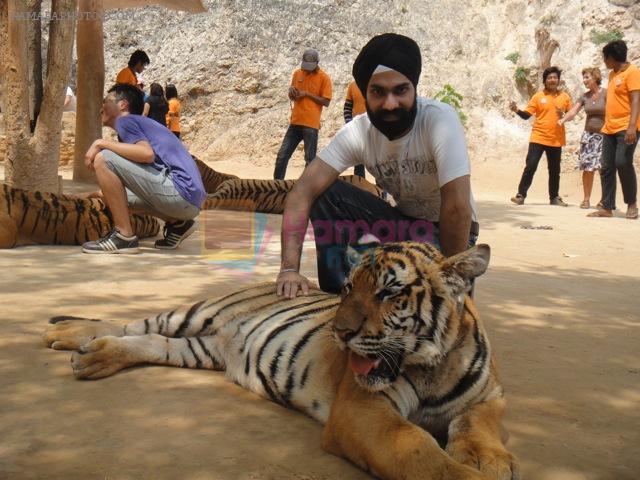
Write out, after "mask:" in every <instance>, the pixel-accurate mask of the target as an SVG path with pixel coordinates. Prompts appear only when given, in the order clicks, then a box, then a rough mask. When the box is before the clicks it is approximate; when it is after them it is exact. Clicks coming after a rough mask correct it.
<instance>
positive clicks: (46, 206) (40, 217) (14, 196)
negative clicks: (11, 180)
mask: <svg viewBox="0 0 640 480" xmlns="http://www.w3.org/2000/svg"><path fill="white" fill-rule="evenodd" d="M131 226H132V227H133V232H134V234H135V235H137V236H138V237H139V238H145V237H153V236H155V235H157V234H158V231H159V230H160V225H159V223H158V221H157V220H156V219H155V218H154V217H151V216H148V215H131ZM111 228H113V220H112V218H111V213H110V212H109V210H108V209H107V208H106V206H105V204H104V202H103V201H102V200H101V199H99V198H80V197H73V196H66V195H56V194H53V193H46V192H38V191H35V192H31V191H28V190H20V189H18V188H12V187H10V186H9V185H7V184H2V195H1V196H0V248H13V247H15V246H16V245H21V244H28V243H41V244H53V245H81V244H82V243H84V242H88V241H90V240H97V239H98V238H100V237H102V236H104V235H106V234H107V233H108V232H109V230H111Z"/></svg>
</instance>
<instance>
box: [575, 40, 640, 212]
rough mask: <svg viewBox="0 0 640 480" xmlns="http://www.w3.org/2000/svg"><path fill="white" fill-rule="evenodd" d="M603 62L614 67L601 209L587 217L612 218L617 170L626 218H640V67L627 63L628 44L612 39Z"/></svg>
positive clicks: (609, 90)
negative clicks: (638, 156)
mask: <svg viewBox="0 0 640 480" xmlns="http://www.w3.org/2000/svg"><path fill="white" fill-rule="evenodd" d="M602 56H603V59H604V64H605V65H606V66H607V68H609V69H611V73H610V74H609V85H608V88H607V107H606V110H605V117H604V127H602V133H603V140H602V170H601V172H602V174H601V179H602V208H601V209H600V210H598V211H596V212H593V213H590V214H589V215H587V216H588V217H612V216H613V211H614V210H615V208H616V170H617V171H618V176H619V177H620V185H621V186H622V194H623V196H624V203H626V204H627V205H628V206H627V214H626V217H627V218H628V219H631V220H634V219H636V218H638V203H637V194H638V183H637V179H636V171H635V169H634V167H633V153H634V152H635V149H636V145H637V144H638V131H639V130H640V70H639V69H638V68H637V67H636V66H634V65H631V64H630V63H629V62H627V44H626V43H624V42H623V41H622V40H616V41H613V42H609V43H607V44H606V45H605V47H604V48H603V49H602Z"/></svg>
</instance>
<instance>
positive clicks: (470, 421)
mask: <svg viewBox="0 0 640 480" xmlns="http://www.w3.org/2000/svg"><path fill="white" fill-rule="evenodd" d="M505 405H506V401H505V399H504V397H500V398H497V399H494V400H489V401H487V402H482V403H479V404H476V405H474V406H472V407H471V408H469V409H468V410H467V411H466V412H465V413H463V414H462V415H459V416H458V417H456V418H454V419H453V420H452V422H451V423H450V424H449V441H448V443H447V452H448V453H449V454H450V455H451V456H452V457H453V458H454V459H456V460H458V461H459V462H461V463H463V464H465V465H470V466H473V467H475V468H477V469H478V470H480V471H481V472H482V473H484V474H485V475H487V476H488V477H489V478H492V479H496V480H517V479H519V478H520V475H519V472H518V464H517V461H516V459H515V458H514V456H513V455H512V454H510V453H509V452H508V451H507V449H506V448H505V447H504V445H503V443H502V438H501V432H502V423H501V421H502V416H503V414H504V409H505Z"/></svg>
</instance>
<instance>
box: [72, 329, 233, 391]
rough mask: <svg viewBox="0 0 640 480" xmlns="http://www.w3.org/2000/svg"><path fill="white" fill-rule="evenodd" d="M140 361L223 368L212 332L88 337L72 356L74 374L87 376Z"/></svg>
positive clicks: (100, 375) (109, 372) (94, 376)
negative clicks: (174, 336)
mask: <svg viewBox="0 0 640 480" xmlns="http://www.w3.org/2000/svg"><path fill="white" fill-rule="evenodd" d="M141 364H152V365H170V366H175V367H182V368H203V369H208V370H221V369H223V368H224V363H223V361H222V356H221V355H220V353H219V351H218V340H217V339H216V337H213V336H209V337H185V338H167V337H164V336H162V335H157V334H150V335H140V336H134V337H113V336H107V337H102V338H97V339H95V340H92V341H90V342H89V343H87V344H86V345H83V346H82V347H80V348H79V350H78V351H76V352H74V353H73V355H72V356H71V366H72V368H73V374H74V375H75V376H76V378H78V379H86V380H95V379H98V378H104V377H108V376H110V375H113V374H114V373H116V372H118V371H119V370H122V369H124V368H128V367H132V366H134V365H141Z"/></svg>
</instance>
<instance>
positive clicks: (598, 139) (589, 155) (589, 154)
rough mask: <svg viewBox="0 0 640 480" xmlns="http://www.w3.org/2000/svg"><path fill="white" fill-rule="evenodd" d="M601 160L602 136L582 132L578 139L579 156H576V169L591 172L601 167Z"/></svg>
mask: <svg viewBox="0 0 640 480" xmlns="http://www.w3.org/2000/svg"><path fill="white" fill-rule="evenodd" d="M601 158H602V134H601V133H591V132H586V131H585V132H582V138H581V139H580V155H578V168H579V169H580V170H583V171H584V170H586V171H587V172H593V171H595V170H598V169H599V168H600V166H601V163H600V159H601Z"/></svg>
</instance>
